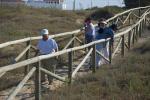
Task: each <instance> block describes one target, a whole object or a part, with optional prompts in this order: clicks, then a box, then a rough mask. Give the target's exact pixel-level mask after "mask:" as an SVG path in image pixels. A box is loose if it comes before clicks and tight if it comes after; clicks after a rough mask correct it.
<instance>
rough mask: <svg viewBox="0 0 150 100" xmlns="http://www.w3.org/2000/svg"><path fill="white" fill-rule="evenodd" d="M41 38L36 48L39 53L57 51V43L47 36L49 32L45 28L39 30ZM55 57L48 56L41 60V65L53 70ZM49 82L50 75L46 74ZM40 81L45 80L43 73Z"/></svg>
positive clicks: (50, 80) (50, 79) (45, 53)
mask: <svg viewBox="0 0 150 100" xmlns="http://www.w3.org/2000/svg"><path fill="white" fill-rule="evenodd" d="M40 34H41V35H42V39H41V40H39V42H38V45H37V48H38V51H39V54H40V55H47V54H51V53H54V52H57V51H58V45H57V43H56V41H55V40H54V39H52V38H50V37H49V36H48V34H49V32H48V30H47V29H42V31H41V32H40ZM56 63H57V62H56V59H55V58H50V59H46V60H43V61H42V67H43V68H45V69H47V70H49V71H51V72H54V70H55V67H56ZM48 81H49V84H51V82H52V77H51V76H49V75H48ZM41 82H45V74H44V73H41Z"/></svg>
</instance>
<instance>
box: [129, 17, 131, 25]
mask: <svg viewBox="0 0 150 100" xmlns="http://www.w3.org/2000/svg"><path fill="white" fill-rule="evenodd" d="M130 24H131V14H130V16H129V25H130Z"/></svg>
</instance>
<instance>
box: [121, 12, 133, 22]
mask: <svg viewBox="0 0 150 100" xmlns="http://www.w3.org/2000/svg"><path fill="white" fill-rule="evenodd" d="M131 14H132V12H130V13H129V14H128V16H127V17H126V19H125V20H124V21H123V24H125V23H126V22H127V21H128V19H129V17H130V15H131Z"/></svg>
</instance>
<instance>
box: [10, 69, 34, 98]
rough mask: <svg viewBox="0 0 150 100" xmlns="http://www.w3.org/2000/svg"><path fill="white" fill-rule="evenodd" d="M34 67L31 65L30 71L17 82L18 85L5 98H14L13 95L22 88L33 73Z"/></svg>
mask: <svg viewBox="0 0 150 100" xmlns="http://www.w3.org/2000/svg"><path fill="white" fill-rule="evenodd" d="M35 70H36V68H35V67H33V68H32V69H31V70H30V72H29V73H28V74H27V75H26V76H25V77H24V79H23V80H22V81H21V82H20V83H19V85H18V86H17V87H16V89H15V90H14V91H13V93H12V94H11V95H10V96H9V97H8V99H7V100H14V98H15V96H16V95H17V94H18V93H19V91H20V90H21V89H22V87H23V86H24V84H25V83H26V82H27V81H28V80H29V78H30V77H31V76H32V75H33V73H34V72H35Z"/></svg>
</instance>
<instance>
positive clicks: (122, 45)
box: [121, 35, 125, 56]
mask: <svg viewBox="0 0 150 100" xmlns="http://www.w3.org/2000/svg"><path fill="white" fill-rule="evenodd" d="M124 45H125V41H124V35H122V43H121V55H122V56H124V49H125V48H124Z"/></svg>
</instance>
